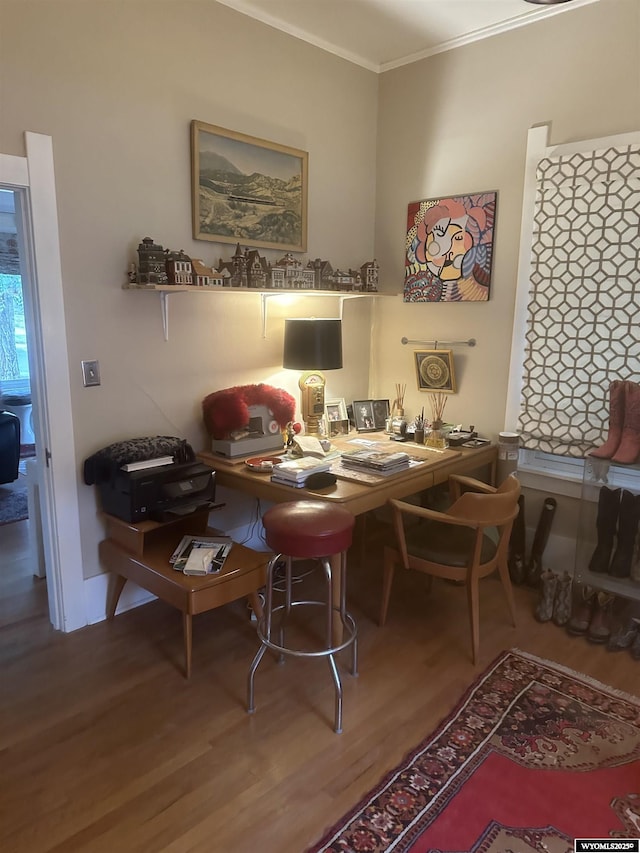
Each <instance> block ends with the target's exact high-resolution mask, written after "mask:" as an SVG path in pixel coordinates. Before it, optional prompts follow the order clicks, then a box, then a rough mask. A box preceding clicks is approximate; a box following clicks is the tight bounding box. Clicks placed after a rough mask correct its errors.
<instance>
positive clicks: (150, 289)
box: [122, 283, 398, 341]
mask: <svg viewBox="0 0 640 853" xmlns="http://www.w3.org/2000/svg"><path fill="white" fill-rule="evenodd" d="M122 288H123V290H138V291H144V292H146V293H159V294H160V309H161V312H162V330H163V333H164V339H165V341H168V340H169V296H171V295H172V294H177V293H208V294H211V293H215V294H216V295H217V294H222V293H234V294H238V293H241V294H252V295H253V296H259V297H260V310H261V316H262V337H263V338H266V336H267V331H266V330H267V304H268V300H269V299H272V298H274V297H277V296H333V297H334V298H338V299H339V300H340V317H341V318H342V308H343V304H344V300H345V299H375V298H377V297H381V296H382V297H384V296H397V295H398V294H396V293H380V292H379V291H375V292H370V291H366V292H364V293H361V292H359V291H348V290H302V289H295V290H292V289H286V290H285V289H279V288H278V289H275V288H273V289H270V290H255V289H253V288H250V287H197V286H196V285H192V284H130V283H126V284H123V285H122Z"/></svg>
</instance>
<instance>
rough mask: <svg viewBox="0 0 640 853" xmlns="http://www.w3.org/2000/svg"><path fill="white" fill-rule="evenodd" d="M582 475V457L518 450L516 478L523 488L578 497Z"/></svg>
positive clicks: (580, 491) (580, 490)
mask: <svg viewBox="0 0 640 853" xmlns="http://www.w3.org/2000/svg"><path fill="white" fill-rule="evenodd" d="M583 477H584V460H583V459H569V458H566V457H561V458H555V459H554V458H553V457H552V456H551V454H539V453H536V452H535V451H531V450H521V451H520V459H519V461H518V479H519V480H520V483H521V484H522V486H524V487H525V488H528V489H535V490H536V491H540V492H550V493H551V494H555V495H563V496H564V497H568V498H580V496H581V493H582V481H583Z"/></svg>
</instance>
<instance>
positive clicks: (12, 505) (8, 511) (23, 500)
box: [0, 479, 29, 524]
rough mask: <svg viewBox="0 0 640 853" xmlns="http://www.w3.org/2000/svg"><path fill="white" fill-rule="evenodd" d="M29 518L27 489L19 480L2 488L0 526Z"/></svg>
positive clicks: (0, 489)
mask: <svg viewBox="0 0 640 853" xmlns="http://www.w3.org/2000/svg"><path fill="white" fill-rule="evenodd" d="M28 517H29V507H28V504H27V487H26V486H23V485H22V483H21V482H20V481H19V479H18V480H16V481H15V482H14V483H6V484H5V485H2V486H0V524H12V523H13V522H14V521H24V520H25V518H28Z"/></svg>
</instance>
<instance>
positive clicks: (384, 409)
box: [372, 400, 390, 430]
mask: <svg viewBox="0 0 640 853" xmlns="http://www.w3.org/2000/svg"><path fill="white" fill-rule="evenodd" d="M372 408H373V425H374V426H375V428H376V429H377V430H380V429H384V428H385V426H386V420H387V418H388V417H389V410H390V406H389V401H388V400H373V404H372Z"/></svg>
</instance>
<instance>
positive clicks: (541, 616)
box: [534, 569, 558, 622]
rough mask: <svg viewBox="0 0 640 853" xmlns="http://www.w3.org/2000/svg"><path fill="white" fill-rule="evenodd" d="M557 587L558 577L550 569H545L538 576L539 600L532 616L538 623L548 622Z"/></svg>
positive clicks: (551, 613)
mask: <svg viewBox="0 0 640 853" xmlns="http://www.w3.org/2000/svg"><path fill="white" fill-rule="evenodd" d="M557 586H558V576H557V575H554V573H553V572H552V571H551V570H550V569H545V570H544V571H543V572H542V574H541V575H540V600H539V601H538V606H537V607H536V609H535V614H534V615H535V617H536V619H537V620H538V622H548V621H549V619H551V617H552V615H553V604H554V601H555V597H556V588H557Z"/></svg>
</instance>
